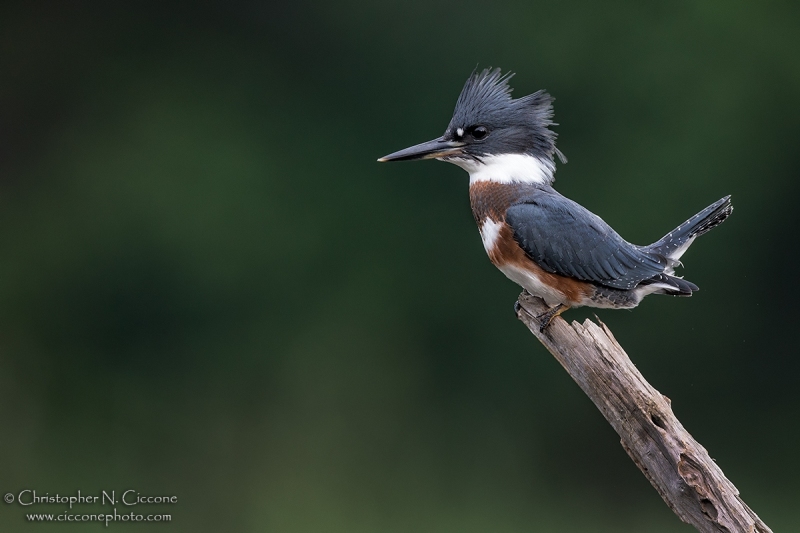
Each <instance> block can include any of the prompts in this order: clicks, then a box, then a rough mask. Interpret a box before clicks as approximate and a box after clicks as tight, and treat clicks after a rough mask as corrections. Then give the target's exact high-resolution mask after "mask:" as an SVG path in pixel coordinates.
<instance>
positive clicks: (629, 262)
mask: <svg viewBox="0 0 800 533" xmlns="http://www.w3.org/2000/svg"><path fill="white" fill-rule="evenodd" d="M506 222H507V223H508V225H509V226H510V227H511V229H512V230H513V231H514V239H515V240H516V241H517V243H518V244H519V245H520V246H521V247H522V249H523V250H525V253H526V254H527V255H528V257H530V258H531V259H532V260H533V261H535V262H536V264H538V265H539V266H540V267H542V268H543V269H544V270H546V271H548V272H551V273H554V274H559V275H562V276H567V277H571V278H575V279H579V280H582V281H590V282H593V283H597V284H599V285H604V286H607V287H612V288H615V289H626V290H627V289H633V288H634V287H636V286H637V285H638V284H639V283H641V282H642V281H644V280H647V279H650V278H652V277H653V276H656V275H658V274H662V273H663V272H664V270H665V268H666V266H667V261H666V259H665V258H664V257H663V256H661V255H660V254H656V253H653V252H648V251H647V250H643V249H642V248H640V247H638V246H635V245H633V244H631V243H629V242H627V241H626V240H625V239H623V238H622V237H620V236H619V234H618V233H617V232H616V231H614V230H613V229H612V228H611V226H609V225H608V224H606V223H605V222H604V221H603V219H601V218H600V217H598V216H597V215H595V214H594V213H592V212H590V211H589V210H587V209H586V208H584V207H582V206H581V205H579V204H577V203H575V202H573V201H572V200H570V199H568V198H565V197H564V196H561V195H560V194H558V192H556V191H555V190H554V189H550V188H548V189H539V190H538V191H537V192H536V193H535V194H534V195H531V196H530V197H527V198H524V199H522V200H521V201H520V202H517V203H516V204H515V205H512V206H511V207H509V208H508V210H507V212H506Z"/></svg>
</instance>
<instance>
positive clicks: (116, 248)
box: [0, 0, 800, 533]
mask: <svg viewBox="0 0 800 533" xmlns="http://www.w3.org/2000/svg"><path fill="white" fill-rule="evenodd" d="M799 24H800V6H798V4H796V3H791V2H767V3H764V2H759V3H757V2H704V3H694V2H677V3H669V4H635V3H632V2H604V3H596V2H590V1H571V2H547V3H541V2H535V3H534V2H511V1H501V2H495V3H492V4H487V3H485V2H476V1H472V0H468V1H465V2H459V3H457V4H455V3H452V2H437V3H431V2H421V1H417V2H408V3H400V2H381V3H373V4H364V3H362V2H353V1H345V2H339V3H324V2H318V3H310V2H304V1H299V2H293V3H288V2H287V3H283V4H270V3H263V2H240V3H230V2H228V3H222V2H220V3H216V4H211V3H203V4H199V5H198V4H193V3H184V2H181V3H177V2H176V3H162V2H149V3H148V2H141V3H136V4H131V5H129V6H124V5H121V4H117V3H99V2H98V3H94V4H90V3H84V2H70V3H53V4H52V5H50V4H45V3H40V2H17V3H4V4H3V6H2V7H0V72H2V82H1V83H0V109H2V113H0V317H1V318H2V320H1V321H0V424H2V427H3V438H2V440H0V442H1V443H2V444H0V454H2V457H3V458H4V460H3V461H2V463H0V465H2V466H0V479H1V480H2V487H0V489H2V492H3V493H5V492H16V491H18V490H21V489H22V488H35V489H36V490H37V491H40V492H51V493H55V492H60V493H62V494H63V493H66V494H71V493H74V492H75V491H76V490H77V489H81V490H82V491H83V492H84V493H87V492H88V493H98V492H99V491H100V490H104V489H105V490H112V489H116V490H123V489H125V488H135V489H136V490H138V491H140V492H142V493H148V494H176V495H178V497H179V504H177V505H176V506H173V507H171V508H168V509H167V511H165V512H172V513H173V515H174V518H173V522H172V524H171V525H169V526H167V525H165V524H160V525H158V526H155V525H148V524H144V525H131V524H127V525H125V526H119V525H112V526H111V527H126V528H127V529H128V530H131V531H134V530H135V531H140V530H141V531H151V530H153V529H159V528H164V529H165V530H166V529H169V530H174V531H192V532H198V531H242V532H244V531H248V532H249V531H280V532H306V531H343V532H344V531H346V532H360V531H364V532H367V531H369V532H372V531H386V532H392V531H397V532H400V531H422V532H437V531H465V532H470V531H495V532H522V531H541V532H551V531H562V532H568V531H576V532H577V531H582V532H589V531H591V532H601V533H602V532H618V531H647V532H673V531H675V532H677V531H690V530H691V528H689V527H688V526H685V525H683V524H681V523H680V522H679V521H678V520H677V519H676V518H675V517H674V516H673V515H672V513H671V512H670V511H669V510H668V508H667V507H666V506H665V505H664V504H663V502H661V500H660V498H659V497H658V495H657V494H656V492H655V491H654V490H653V489H652V488H651V487H650V486H649V484H648V483H647V481H646V480H645V479H644V477H643V476H642V475H641V474H640V473H639V472H638V471H637V470H636V468H635V467H634V466H633V464H632V463H631V462H630V460H629V459H628V458H627V456H626V455H625V453H624V452H623V450H622V449H621V447H620V446H619V443H618V438H617V437H616V435H615V434H614V433H613V431H612V430H611V429H610V428H609V427H608V426H607V424H606V423H605V422H604V421H603V420H602V418H601V417H600V415H599V414H598V413H597V412H596V410H595V409H594V407H593V406H592V405H591V403H590V402H589V401H588V400H587V399H586V398H585V397H584V396H583V394H582V393H581V392H580V391H579V390H578V388H577V387H576V386H575V385H574V384H573V383H572V382H571V381H570V380H569V378H568V376H567V375H566V373H565V372H564V371H563V370H562V369H561V368H559V367H558V365H557V364H556V363H555V361H554V360H553V359H552V358H551V357H550V356H549V355H548V354H547V353H546V352H545V351H544V349H543V348H541V347H540V346H539V345H538V343H537V342H536V341H535V340H534V339H533V337H531V336H530V335H529V334H528V333H527V332H526V330H525V328H524V327H523V326H522V325H521V324H520V323H519V322H518V321H517V320H515V318H514V316H513V313H512V304H513V302H514V300H515V297H516V295H517V293H518V290H519V289H518V288H517V287H516V286H514V285H513V284H512V283H511V282H509V281H508V280H506V279H505V278H504V277H503V276H502V275H501V274H500V273H499V272H497V271H496V270H495V269H494V267H492V266H491V264H490V263H489V262H488V260H487V259H486V258H485V256H484V252H483V250H482V247H481V245H480V240H479V237H478V233H477V231H476V229H475V227H474V223H473V222H472V218H471V214H470V212H469V207H468V201H467V194H466V175H465V174H464V173H463V171H461V170H460V169H458V168H456V167H453V166H450V165H443V164H439V163H434V162H424V163H416V164H394V165H378V164H377V163H376V162H375V159H376V158H377V157H379V156H381V155H383V154H385V153H388V152H391V151H394V150H396V149H399V148H403V147H405V146H408V145H410V144H414V143H416V142H421V141H423V140H427V139H429V138H433V137H435V136H437V135H439V134H440V133H441V132H442V131H443V129H444V127H445V125H446V124H447V121H448V119H449V116H450V115H449V113H450V112H451V110H452V108H453V105H454V103H455V99H456V96H457V95H458V92H459V90H460V88H461V85H462V83H463V81H464V80H465V79H466V77H467V75H468V74H469V72H470V71H471V70H472V69H473V68H474V67H475V66H476V65H480V66H489V65H491V66H501V67H503V68H504V69H511V70H514V71H516V72H518V75H517V76H516V77H515V78H514V80H513V85H514V86H515V87H516V88H517V93H516V94H517V95H523V94H528V93H530V92H533V91H534V90H537V89H540V88H546V89H548V90H549V91H550V92H551V93H552V94H553V95H554V96H556V98H557V102H556V120H557V121H558V122H559V123H560V124H561V125H560V126H559V127H558V128H557V130H558V132H559V135H560V141H559V147H560V148H561V149H562V150H563V151H564V152H565V153H566V155H567V156H568V157H569V158H570V162H569V164H567V165H561V166H560V167H559V171H558V174H557V178H558V181H557V183H556V186H557V187H558V188H559V190H561V191H562V192H563V193H564V194H566V195H568V196H570V197H571V198H573V199H575V200H577V201H579V202H581V203H583V204H584V205H586V206H587V207H588V208H590V209H592V210H593V211H595V212H596V213H598V214H600V215H601V216H603V217H604V218H605V219H606V221H608V222H609V223H610V224H612V225H613V226H614V227H615V228H617V229H618V230H619V231H620V232H621V233H622V234H623V235H624V236H625V237H626V238H628V239H629V240H631V241H633V242H638V243H642V244H644V243H646V242H651V241H653V240H655V239H657V238H659V237H660V236H661V234H662V233H664V232H665V231H667V230H668V229H670V228H672V227H674V226H675V225H677V224H678V223H680V222H681V221H683V220H684V219H686V218H687V217H688V216H690V215H692V214H693V213H695V212H696V211H698V210H699V209H701V208H702V207H704V206H705V205H707V204H709V203H710V202H712V201H714V200H716V199H717V198H719V197H721V196H723V195H724V194H733V197H734V204H735V206H736V212H735V214H734V216H733V217H732V218H731V219H730V220H729V221H728V222H727V223H726V224H725V225H724V226H722V227H721V228H719V229H717V230H715V231H714V232H713V233H711V234H710V235H709V236H706V237H703V238H702V239H701V240H700V241H699V244H696V245H695V247H694V248H693V249H692V250H691V252H689V254H687V256H686V257H685V259H686V261H685V262H686V264H687V268H686V271H685V274H686V277H687V279H689V280H691V281H693V282H695V283H697V284H698V285H700V286H701V288H702V291H701V292H700V293H699V294H698V295H697V296H696V297H695V298H692V299H691V300H686V299H671V298H661V297H653V298H650V299H648V300H647V301H646V302H645V303H644V304H643V305H642V306H641V307H640V308H638V309H636V310H635V311H632V312H628V311H616V312H613V311H599V312H598V314H599V315H600V317H601V318H602V319H603V320H604V321H606V322H607V323H608V324H609V325H610V327H611V328H612V330H613V331H614V332H615V335H616V336H617V338H618V339H619V340H620V342H621V343H622V345H623V346H625V348H626V349H627V350H628V352H629V353H630V354H631V356H632V358H633V359H634V361H635V362H636V363H637V365H638V366H639V368H640V369H641V370H642V372H643V373H644V375H645V376H647V377H648V378H649V379H650V380H651V381H652V383H653V384H654V385H655V386H656V387H657V388H659V389H660V390H661V391H662V392H663V393H664V394H666V395H668V396H669V397H670V398H672V401H673V407H674V410H675V412H676V414H677V415H678V417H679V418H680V419H681V421H682V422H683V423H684V425H685V426H686V427H687V428H688V429H689V430H690V431H691V432H692V433H693V434H694V435H695V437H696V438H697V439H698V440H699V441H700V442H702V443H703V444H704V445H705V446H706V447H707V448H708V450H709V451H710V453H711V454H712V456H713V457H715V458H716V459H717V460H718V462H719V464H720V466H721V467H722V468H723V470H724V471H725V473H726V474H727V475H728V476H729V477H730V478H731V480H732V481H733V482H734V483H735V484H736V485H737V486H738V488H739V489H740V490H741V492H742V494H743V497H744V499H745V501H747V502H748V503H749V504H750V505H751V506H752V507H753V508H754V509H755V511H756V512H758V513H759V514H760V515H761V516H762V518H764V520H765V521H766V522H767V523H768V524H769V525H770V526H771V527H773V528H774V529H775V531H793V530H800V511H798V507H797V501H798V498H800V489H799V488H798V486H797V477H798V471H800V459H798V454H797V453H796V451H797V450H798V449H800V428H799V427H798V420H799V418H798V415H799V414H800V399H799V398H798V396H797V394H796V391H797V387H798V384H799V381H800V380H799V379H798V375H799V374H800V362H798V358H797V353H798V350H797V341H796V338H795V335H794V328H795V327H796V323H797V320H798V311H797V309H796V306H795V305H794V303H795V302H796V301H798V298H800V294H798V292H800V287H798V284H797V283H795V282H794V271H793V270H792V269H793V265H796V264H798V260H800V252H798V247H797V246H795V244H794V241H793V238H794V231H795V230H796V229H797V228H798V224H799V223H800V211H798V209H797V208H796V207H795V206H794V203H795V199H796V198H797V197H798V192H800V190H798V189H800V185H799V182H798V175H800V155H799V154H800V151H798V149H797V141H798V139H799V138H800V106H798V97H800V56H798V50H800V32H798V31H797V28H798V25H799ZM589 316H592V313H591V312H589V311H583V310H576V311H571V312H570V313H568V314H567V318H568V319H582V318H585V317H589ZM52 507H53V508H52V511H55V510H62V507H58V509H56V507H57V506H52ZM159 509H161V508H159ZM36 510H37V511H39V512H45V511H47V510H48V509H45V508H44V506H40V507H37V508H36ZM138 510H139V511H141V509H138ZM162 510H163V509H162ZM23 515H24V510H23V508H21V507H19V506H17V505H6V506H5V507H4V508H3V512H2V513H0V529H2V530H3V531H29V530H33V529H35V528H39V527H43V528H47V526H43V525H30V524H28V523H26V522H24V519H23ZM91 527H100V526H95V525H92V526H91ZM53 528H59V530H60V531H85V530H86V527H85V526H80V525H75V526H74V527H71V526H69V525H66V524H59V525H58V526H53Z"/></svg>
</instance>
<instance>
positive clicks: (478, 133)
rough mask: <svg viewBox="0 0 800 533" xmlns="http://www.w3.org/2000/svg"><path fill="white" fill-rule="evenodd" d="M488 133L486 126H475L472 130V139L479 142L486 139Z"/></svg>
mask: <svg viewBox="0 0 800 533" xmlns="http://www.w3.org/2000/svg"><path fill="white" fill-rule="evenodd" d="M487 133H489V130H487V129H486V126H475V127H474V128H473V129H472V138H473V139H475V140H476V141H479V140H481V139H483V138H484V137H486V134H487Z"/></svg>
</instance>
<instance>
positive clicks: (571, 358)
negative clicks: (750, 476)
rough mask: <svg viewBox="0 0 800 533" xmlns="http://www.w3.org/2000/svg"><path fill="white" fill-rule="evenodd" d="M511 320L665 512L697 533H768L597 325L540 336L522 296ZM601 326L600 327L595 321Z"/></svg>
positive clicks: (537, 304) (557, 323)
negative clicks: (572, 385)
mask: <svg viewBox="0 0 800 533" xmlns="http://www.w3.org/2000/svg"><path fill="white" fill-rule="evenodd" d="M519 303H520V307H519V308H518V312H517V316H518V317H519V319H520V320H522V322H523V323H525V325H526V326H528V328H529V329H530V330H531V332H532V333H533V334H534V335H536V337H537V338H538V339H539V340H540V341H541V343H542V344H544V346H545V347H546V348H547V349H548V350H549V351H550V353H551V354H553V356H554V357H555V358H556V359H557V360H558V362H559V363H561V366H563V367H564V369H566V371H567V372H568V373H569V375H570V376H572V379H574V380H575V382H576V383H577V384H578V385H579V386H580V388H581V389H582V390H583V392H585V393H586V395H587V396H589V398H590V399H591V400H592V402H594V404H595V405H596V406H597V408H598V409H600V412H601V413H603V416H604V417H605V418H606V420H608V422H609V423H610V424H611V425H612V426H613V428H614V430H615V431H616V432H617V433H618V434H619V436H620V437H621V442H622V447H623V448H624V449H625V451H626V452H628V455H629V456H630V458H631V459H633V462H634V463H636V466H637V467H638V468H639V470H641V471H642V473H643V474H644V475H645V477H646V478H647V479H648V480H650V483H651V484H652V485H653V487H655V489H656V490H657V491H658V493H659V494H660V495H661V497H662V498H663V499H664V501H665V502H666V503H667V505H668V506H669V508H670V509H672V511H673V512H674V513H675V514H676V515H678V517H679V518H680V519H681V520H683V521H684V522H686V523H687V524H691V525H693V526H694V527H695V528H696V529H697V530H698V531H701V532H703V533H740V532H741V533H771V532H772V530H771V529H770V528H769V527H767V525H766V524H764V522H762V521H761V519H760V518H758V516H757V515H756V514H755V513H754V512H753V511H752V510H751V509H750V508H749V507H748V506H747V505H746V504H745V503H744V502H743V501H742V499H741V498H740V497H739V491H738V490H737V489H736V487H735V486H734V485H733V483H731V482H730V481H728V478H726V477H725V475H724V474H723V473H722V470H721V469H720V468H719V467H718V466H717V464H716V463H715V462H714V461H713V460H712V459H711V457H709V455H708V452H707V451H706V450H705V448H703V447H702V446H701V445H700V443H698V442H697V441H696V440H694V438H692V436H691V435H690V434H689V432H688V431H686V430H685V429H684V428H683V426H682V425H681V423H680V422H679V421H678V419H677V418H675V415H674V414H673V413H672V408H671V407H670V400H669V398H667V397H666V396H664V395H662V394H661V393H659V392H658V391H657V390H656V389H654V388H653V387H652V386H651V385H650V384H649V383H648V382H647V381H645V379H644V377H642V375H641V374H640V373H639V371H638V370H637V369H636V367H635V366H634V365H633V363H631V360H630V359H629V358H628V355H627V354H626V353H625V351H624V350H623V349H622V347H621V346H620V345H619V344H618V343H617V341H616V339H614V336H613V335H612V334H611V331H610V330H609V329H608V328H607V327H606V326H605V324H603V323H602V322H600V325H598V324H595V323H594V322H592V321H591V320H586V321H585V322H584V323H583V324H579V323H577V322H573V323H572V324H568V323H567V322H565V321H564V320H563V319H561V318H556V319H554V320H553V322H552V323H551V324H550V326H549V327H548V328H547V329H546V330H545V331H544V333H541V332H539V323H538V321H537V320H536V318H535V316H537V315H540V314H542V313H544V312H545V311H546V310H547V307H546V306H545V304H544V302H543V301H542V300H540V299H539V298H536V297H533V296H530V295H529V294H527V293H523V294H522V295H521V296H520V298H519ZM598 322H599V321H598Z"/></svg>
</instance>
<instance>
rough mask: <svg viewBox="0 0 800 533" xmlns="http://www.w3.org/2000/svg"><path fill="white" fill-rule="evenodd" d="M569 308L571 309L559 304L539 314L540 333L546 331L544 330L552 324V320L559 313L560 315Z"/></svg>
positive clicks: (537, 318)
mask: <svg viewBox="0 0 800 533" xmlns="http://www.w3.org/2000/svg"><path fill="white" fill-rule="evenodd" d="M567 309H569V307H567V306H566V305H564V304H558V305H554V306H553V307H551V308H550V309H548V310H547V311H545V312H544V313H542V314H541V315H537V316H536V320H538V321H539V333H542V332H544V330H545V329H547V326H549V325H550V321H551V320H553V319H554V318H555V317H557V316H558V315H560V314H561V313H563V312H564V311H566V310H567Z"/></svg>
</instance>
